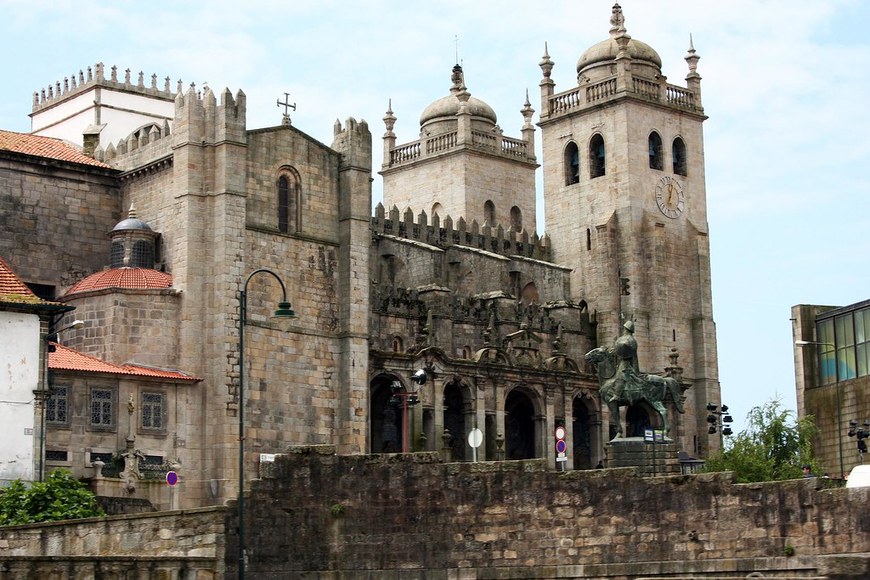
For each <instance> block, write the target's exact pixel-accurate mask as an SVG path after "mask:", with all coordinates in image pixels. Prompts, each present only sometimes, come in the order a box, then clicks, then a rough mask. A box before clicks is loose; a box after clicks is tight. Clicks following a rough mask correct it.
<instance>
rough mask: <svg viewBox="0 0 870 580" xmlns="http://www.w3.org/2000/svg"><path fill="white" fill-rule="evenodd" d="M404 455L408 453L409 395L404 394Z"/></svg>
mask: <svg viewBox="0 0 870 580" xmlns="http://www.w3.org/2000/svg"><path fill="white" fill-rule="evenodd" d="M402 431H403V435H402V453H407V452H408V393H407V392H405V393H402Z"/></svg>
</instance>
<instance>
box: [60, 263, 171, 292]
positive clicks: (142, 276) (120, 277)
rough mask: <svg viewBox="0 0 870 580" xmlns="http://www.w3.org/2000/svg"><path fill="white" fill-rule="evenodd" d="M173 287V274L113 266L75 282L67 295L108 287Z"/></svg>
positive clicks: (137, 288)
mask: <svg viewBox="0 0 870 580" xmlns="http://www.w3.org/2000/svg"><path fill="white" fill-rule="evenodd" d="M171 287H172V274H167V273H165V272H158V271H157V270H149V269H148V268H112V269H110V270H103V271H102V272H97V273H96V274H91V275H90V276H88V277H87V278H85V279H84V280H81V281H79V282H77V283H75V284H74V285H73V286H72V288H70V289H69V290H67V291H66V294H65V296H69V295H70V294H77V293H79V292H88V291H91V290H105V289H106V288H128V289H133V290H150V289H161V288H171Z"/></svg>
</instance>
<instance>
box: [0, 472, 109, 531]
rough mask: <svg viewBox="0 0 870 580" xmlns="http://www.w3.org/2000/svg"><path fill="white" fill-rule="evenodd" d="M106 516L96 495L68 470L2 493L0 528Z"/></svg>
mask: <svg viewBox="0 0 870 580" xmlns="http://www.w3.org/2000/svg"><path fill="white" fill-rule="evenodd" d="M101 515H103V510H102V509H100V506H99V505H97V498H96V496H95V495H94V494H93V493H92V492H91V491H90V490H89V489H88V488H87V487H86V486H85V484H83V483H82V482H80V481H78V480H77V479H75V478H74V477H73V476H72V474H71V473H70V472H69V471H66V470H63V469H58V470H55V471H52V472H51V473H50V474H49V475H48V477H46V479H45V481H37V482H34V483H33V484H32V485H31V486H30V487H27V486H26V485H25V484H24V483H23V482H22V481H21V480H16V481H13V482H12V483H11V484H10V485H9V486H8V487H7V488H5V489H3V490H2V491H0V526H14V525H18V524H32V523H36V522H52V521H58V520H72V519H77V518H89V517H94V516H101Z"/></svg>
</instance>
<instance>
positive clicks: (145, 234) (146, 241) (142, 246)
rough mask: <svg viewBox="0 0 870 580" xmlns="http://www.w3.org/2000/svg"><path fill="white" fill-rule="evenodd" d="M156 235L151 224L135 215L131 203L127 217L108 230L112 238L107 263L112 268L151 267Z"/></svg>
mask: <svg viewBox="0 0 870 580" xmlns="http://www.w3.org/2000/svg"><path fill="white" fill-rule="evenodd" d="M158 237H159V234H158V233H157V232H155V231H154V230H152V229H151V226H149V225H148V224H147V223H145V222H143V221H142V220H140V219H139V218H137V217H136V210H135V209H133V206H132V205H131V206H130V211H129V213H128V214H127V219H125V220H122V221H120V222H118V224H117V225H116V226H115V227H114V228H112V231H111V232H109V238H111V240H112V254H111V258H110V261H109V265H110V266H111V267H112V268H121V267H125V266H126V267H136V268H153V267H154V257H155V254H156V247H157V238H158Z"/></svg>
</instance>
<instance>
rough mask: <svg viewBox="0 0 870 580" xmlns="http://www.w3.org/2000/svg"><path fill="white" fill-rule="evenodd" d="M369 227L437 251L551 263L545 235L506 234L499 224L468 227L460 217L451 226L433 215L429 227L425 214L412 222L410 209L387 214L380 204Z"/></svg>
mask: <svg viewBox="0 0 870 580" xmlns="http://www.w3.org/2000/svg"><path fill="white" fill-rule="evenodd" d="M371 228H372V233H373V234H375V235H377V234H386V235H391V236H396V237H399V238H405V239H408V240H414V241H417V242H422V243H424V244H428V245H431V246H436V247H438V248H447V247H449V246H467V247H472V248H477V249H480V250H485V251H488V252H493V253H495V254H500V255H503V256H524V257H526V258H534V259H536V260H543V261H549V260H550V242H549V238H548V237H547V236H544V237H540V238H539V237H538V235H537V233H535V232H532V233H531V234H529V233H528V232H526V231H522V232H516V231H513V230H511V231H505V230H504V228H503V227H502V226H500V225H499V226H498V227H490V226H489V225H484V226H483V227H481V226H480V225H479V224H478V223H477V221H472V222H471V223H470V224H468V223H467V222H466V221H465V219H463V218H459V220H458V221H457V222H456V223H455V224H454V223H453V219H452V218H451V217H450V216H447V217H446V218H444V220H443V222H442V221H441V218H440V217H439V216H433V218H432V223H431V224H430V223H429V217H428V216H427V215H426V212H420V215H418V216H417V220H416V221H415V220H414V212H412V211H411V209H410V208H409V209H407V210H406V211H405V213H404V214H400V212H399V209H398V208H397V207H396V206H393V209H391V210H390V213H389V215H387V214H386V210H385V209H384V206H383V204H381V203H379V204H378V206H377V207H376V208H375V215H374V217H373V218H372V223H371Z"/></svg>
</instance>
